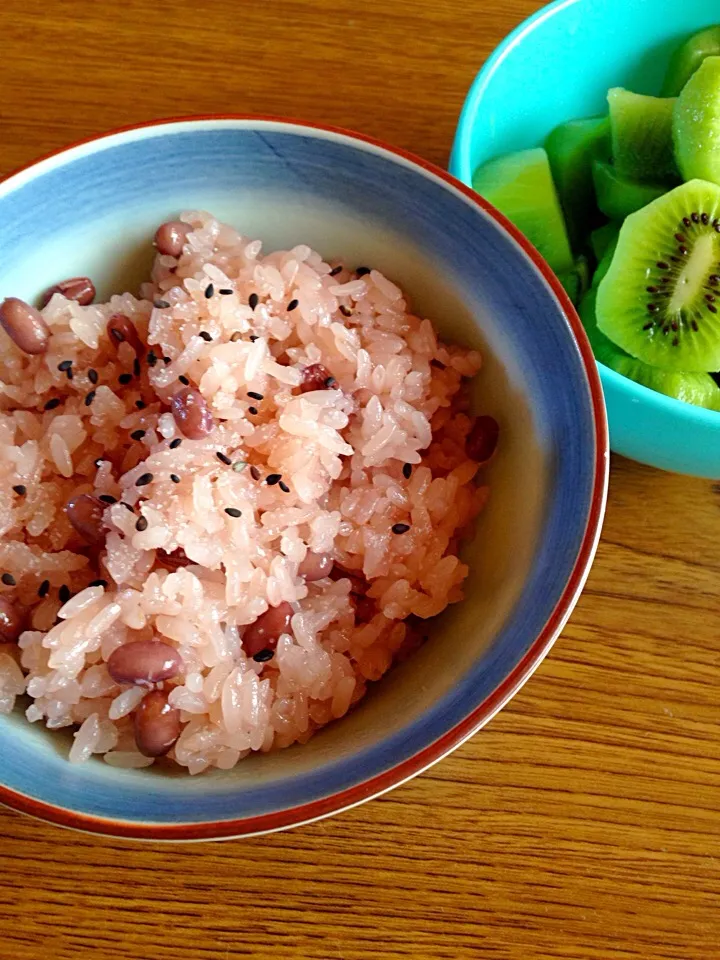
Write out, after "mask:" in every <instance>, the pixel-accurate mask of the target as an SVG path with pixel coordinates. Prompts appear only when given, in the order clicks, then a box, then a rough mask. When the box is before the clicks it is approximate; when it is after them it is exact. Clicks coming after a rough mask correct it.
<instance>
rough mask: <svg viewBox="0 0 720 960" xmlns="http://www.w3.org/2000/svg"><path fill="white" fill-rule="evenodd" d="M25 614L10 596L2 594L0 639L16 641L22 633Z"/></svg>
mask: <svg viewBox="0 0 720 960" xmlns="http://www.w3.org/2000/svg"><path fill="white" fill-rule="evenodd" d="M22 628H23V615H22V613H21V612H20V610H18V608H17V607H16V606H15V604H14V603H13V602H12V600H10V599H8V597H1V596H0V640H1V641H2V642H3V643H15V641H16V640H17V638H18V637H19V636H20V634H21V633H22Z"/></svg>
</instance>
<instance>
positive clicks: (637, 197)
mask: <svg viewBox="0 0 720 960" xmlns="http://www.w3.org/2000/svg"><path fill="white" fill-rule="evenodd" d="M592 175H593V182H594V184H595V193H596V195H597V205H598V207H599V208H600V210H602V212H603V213H604V214H605V216H606V217H610V219H611V220H624V219H625V217H627V216H628V215H629V214H631V213H635V211H636V210H639V209H640V208H641V207H644V206H646V205H647V204H648V203H651V202H652V201H653V200H657V198H658V197H661V196H662V195H663V194H664V193H665V192H666V191H667V187H665V186H663V185H662V184H658V183H641V182H640V181H638V180H628V179H627V178H626V177H622V176H620V174H619V173H618V172H617V170H616V169H615V167H613V166H612V164H609V163H604V162H603V161H602V160H595V162H594V163H593V170H592Z"/></svg>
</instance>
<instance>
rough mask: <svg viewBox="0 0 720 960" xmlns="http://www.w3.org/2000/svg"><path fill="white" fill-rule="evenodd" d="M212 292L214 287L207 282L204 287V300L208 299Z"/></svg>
mask: <svg viewBox="0 0 720 960" xmlns="http://www.w3.org/2000/svg"><path fill="white" fill-rule="evenodd" d="M214 293H215V287H214V286H213V285H212V284H211V283H209V284H208V285H207V286H206V287H205V299H206V300H209V299H210V297H212V295H213V294H214Z"/></svg>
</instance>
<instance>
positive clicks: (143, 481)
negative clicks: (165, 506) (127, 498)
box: [135, 473, 153, 487]
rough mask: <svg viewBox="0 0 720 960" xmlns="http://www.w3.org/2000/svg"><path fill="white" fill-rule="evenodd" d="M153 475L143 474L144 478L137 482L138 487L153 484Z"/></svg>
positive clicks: (138, 479) (141, 477) (139, 478)
mask: <svg viewBox="0 0 720 960" xmlns="http://www.w3.org/2000/svg"><path fill="white" fill-rule="evenodd" d="M152 480H153V475H152V474H151V473H143V475H142V476H140V477H138V478H137V480H136V481H135V486H136V487H146V486H147V485H148V484H149V483H152Z"/></svg>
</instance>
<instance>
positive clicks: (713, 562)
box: [0, 0, 720, 960]
mask: <svg viewBox="0 0 720 960" xmlns="http://www.w3.org/2000/svg"><path fill="white" fill-rule="evenodd" d="M537 6H538V4H537V2H536V0H496V2H494V3H492V4H489V3H487V2H485V0H476V2H474V3H471V2H468V0H444V2H443V3H438V2H436V0H386V2H385V3H382V2H376V0H369V2H365V3H358V2H355V3H353V2H348V0H336V2H333V3H329V2H322V0H316V2H312V0H246V2H244V3H240V2H233V0H205V3H202V2H185V0H180V2H175V3H161V2H156V3H150V2H148V0H125V2H123V3H121V4H104V3H97V2H92V0H51V2H50V3H48V2H47V0H45V2H43V3H40V2H38V0H4V2H3V4H2V5H1V6H0V37H1V38H2V39H1V40H0V78H1V80H0V173H5V172H7V171H9V170H11V169H12V168H14V167H15V166H17V165H19V164H23V163H26V162H28V161H29V160H31V159H33V158H34V157H36V156H38V155H39V154H42V153H44V152H46V151H49V150H52V149H55V148H57V147H60V146H62V145H64V144H66V143H68V142H71V141H73V140H76V139H77V138H80V137H85V136H88V135H90V134H93V133H95V132H97V131H101V130H105V129H108V128H111V127H115V126H118V125H122V124H128V123H133V122H137V121H142V120H149V119H152V118H154V117H161V116H168V115H177V114H189V113H211V112H223V111H242V112H257V113H266V114H267V113H271V114H285V115H294V116H297V117H304V118H308V119H311V120H317V121H321V122H326V123H331V124H341V125H346V126H348V127H352V128H356V129H357V130H360V131H364V132H365V133H369V134H373V135H376V136H378V137H381V138H385V139H387V140H389V141H391V142H394V143H396V144H399V145H400V146H402V147H406V148H409V149H411V150H414V151H416V152H417V153H419V154H422V155H424V156H425V157H428V158H429V159H431V160H434V161H436V162H438V163H441V164H444V163H446V161H447V156H448V151H449V148H450V144H451V140H452V136H453V131H454V125H455V119H456V117H457V114H458V111H459V109H460V105H461V103H462V100H463V97H464V95H465V92H466V90H467V87H468V85H469V84H470V82H471V80H472V78H473V75H474V73H475V71H476V70H477V68H478V67H479V66H480V64H481V63H482V62H483V60H484V59H485V57H486V56H487V54H488V53H489V52H490V50H491V49H492V48H493V47H494V46H495V45H496V44H497V43H498V41H499V40H500V39H501V38H502V37H503V35H504V34H505V33H507V32H508V30H510V28H511V27H513V26H514V25H515V24H516V23H517V22H518V21H519V20H521V19H522V18H523V17H524V16H525V15H527V14H529V13H530V12H532V10H533V9H535V8H536V7H537ZM719 578H720V486H718V485H715V486H713V484H711V483H710V482H707V481H701V480H691V479H687V478H683V477H679V476H670V475H667V474H661V473H658V472H656V471H653V470H650V469H646V468H643V467H640V466H637V465H634V464H632V463H629V462H627V461H623V460H620V459H617V460H616V461H615V462H614V464H613V470H612V478H611V493H610V502H609V507H608V515H607V521H606V524H605V532H604V535H603V539H602V542H601V544H600V549H599V551H598V556H597V561H596V563H595V567H594V569H593V572H592V575H591V576H590V580H589V583H588V586H587V589H586V590H585V593H584V596H583V598H582V600H581V601H580V603H579V605H578V607H577V610H576V612H575V614H574V616H573V617H572V620H571V622H570V624H569V625H568V627H567V629H566V630H565V632H564V635H563V636H562V638H561V639H560V640H559V641H558V643H557V645H556V646H555V648H554V649H553V651H552V654H551V655H550V657H549V658H548V659H547V660H546V661H545V663H544V664H543V666H542V667H541V669H540V670H539V671H538V673H537V675H536V676H535V677H534V678H533V679H532V680H531V681H530V682H529V683H528V685H527V686H526V687H525V689H524V690H523V691H522V692H521V693H520V694H519V696H517V697H516V698H515V700H514V701H513V702H512V703H511V705H510V706H509V707H507V708H506V709H505V710H504V711H503V712H502V713H501V714H500V716H498V717H497V718H496V719H495V720H494V721H493V722H492V723H491V724H490V726H489V727H487V728H486V729H485V730H483V731H482V732H481V733H480V734H479V735H478V736H476V737H475V738H474V739H473V740H472V741H470V742H469V743H467V744H465V746H464V747H462V748H461V749H460V750H458V751H457V752H456V753H455V754H454V756H452V757H451V758H449V759H447V760H445V761H444V762H442V763H440V764H439V765H438V766H436V767H435V768H434V769H433V770H431V771H430V772H428V773H426V774H424V775H423V776H421V777H419V778H417V779H416V780H414V781H413V782H412V783H410V784H407V785H405V786H403V787H401V788H400V789H398V790H396V791H395V792H394V793H391V794H390V795H388V796H386V797H384V798H383V799H380V800H376V801H374V802H372V803H369V804H367V805H365V806H362V807H360V808H358V809H355V810H353V811H351V812H349V813H345V814H343V815H342V816H339V817H336V818H334V819H331V820H328V821H325V822H322V823H317V824H314V825H312V826H309V827H305V828H303V829H300V830H295V831H293V832H290V833H285V834H278V835H274V836H269V837H264V838H257V839H251V840H243V841H235V842H228V843H225V844H207V843H203V844H199V845H187V846H181V845H172V846H161V845H159V844H158V845H156V844H142V845H140V844H137V845H133V844H130V843H124V842H120V841H118V842H113V841H112V840H105V839H101V838H96V837H92V836H84V835H81V834H73V833H68V832H65V831H62V830H60V829H58V828H56V827H52V826H47V825H44V824H42V823H39V822H35V821H33V820H30V819H28V818H26V817H23V816H20V815H19V814H16V813H13V812H11V811H9V810H0V833H1V835H2V839H1V841H0V902H1V903H2V905H3V906H4V909H3V911H2V914H1V919H0V957H1V958H2V960H6V958H7V960H76V958H79V957H86V956H87V957H92V958H93V960H145V958H147V960H178V958H180V960H234V958H238V957H257V958H286V957H293V958H303V960H306V958H307V960H310V958H313V960H315V958H316V960H371V958H372V960H389V958H407V957H413V958H428V960H435V958H438V960H439V958H447V960H465V958H471V957H473V958H474V957H483V958H484V960H551V958H552V960H557V958H563V960H565V958H567V960H570V958H573V960H609V958H616V957H617V958H643V960H670V958H672V960H690V958H703V960H715V958H717V957H719V956H720V911H719V910H718V894H719V893H720V811H719V809H718V808H720V746H719V745H720V600H719V594H718V583H719Z"/></svg>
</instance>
